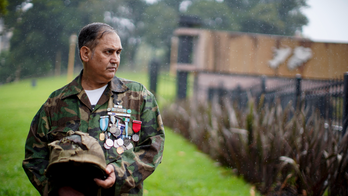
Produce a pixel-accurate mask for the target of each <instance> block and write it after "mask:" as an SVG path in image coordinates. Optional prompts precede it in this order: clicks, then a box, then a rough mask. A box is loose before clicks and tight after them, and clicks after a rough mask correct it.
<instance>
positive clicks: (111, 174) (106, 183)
mask: <svg viewBox="0 0 348 196" xmlns="http://www.w3.org/2000/svg"><path fill="white" fill-rule="evenodd" d="M105 171H106V174H107V175H108V177H107V178H106V179H105V180H101V179H98V178H94V181H95V183H96V184H97V185H98V186H100V187H103V188H104V189H108V188H111V187H112V186H113V185H114V184H115V182H116V176H115V170H114V167H113V166H112V165H111V164H109V165H108V166H107V167H106V170H105Z"/></svg>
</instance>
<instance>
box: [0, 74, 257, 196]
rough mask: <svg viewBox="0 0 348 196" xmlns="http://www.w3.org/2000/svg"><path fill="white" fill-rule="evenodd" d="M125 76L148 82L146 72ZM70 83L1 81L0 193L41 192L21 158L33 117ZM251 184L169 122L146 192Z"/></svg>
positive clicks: (223, 191) (243, 190) (227, 191)
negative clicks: (32, 83) (49, 98)
mask: <svg viewBox="0 0 348 196" xmlns="http://www.w3.org/2000/svg"><path fill="white" fill-rule="evenodd" d="M119 77H125V78H129V79H133V80H136V81H139V82H141V83H143V84H145V85H146V86H148V80H147V77H144V74H141V73H123V74H119ZM66 83H67V79H66V77H64V76H63V77H52V78H41V79H37V81H36V86H35V87H32V86H31V80H29V79H28V80H23V81H21V82H18V83H11V84H6V85H2V86H0V103H1V104H0V179H1V180H0V195H16V196H17V195H38V192H37V191H36V190H35V189H34V188H33V186H32V185H31V184H30V182H29V180H28V179H27V177H26V175H25V173H24V171H23V169H22V166H21V162H22V160H23V158H24V143H25V140H26V136H27V133H28V130H29V126H30V122H31V120H32V118H33V117H34V115H35V113H36V112H37V110H38V109H39V107H40V106H41V105H42V103H43V102H44V101H45V100H46V99H47V97H48V96H49V94H50V93H51V92H52V91H53V90H55V89H58V88H60V87H61V86H63V85H65V84H66ZM250 189H251V186H250V185H248V184H246V183H245V182H244V181H243V180H241V179H240V178H237V177H235V176H233V175H231V170H230V169H226V168H223V167H219V166H218V164H216V163H215V162H214V161H213V160H211V159H210V158H209V157H207V156H206V155H205V154H202V153H201V152H199V151H198V150H197V149H196V147H195V146H194V145H192V144H190V143H189V142H188V141H186V140H185V139H183V138H182V137H181V136H179V135H177V134H175V133H173V131H172V130H170V129H169V128H166V143H165V151H164V158H163V161H162V163H161V164H160V165H159V167H158V169H157V170H156V171H155V173H154V174H153V175H151V176H150V177H149V178H148V179H147V180H146V181H145V193H144V195H150V196H152V195H250V193H249V192H250Z"/></svg>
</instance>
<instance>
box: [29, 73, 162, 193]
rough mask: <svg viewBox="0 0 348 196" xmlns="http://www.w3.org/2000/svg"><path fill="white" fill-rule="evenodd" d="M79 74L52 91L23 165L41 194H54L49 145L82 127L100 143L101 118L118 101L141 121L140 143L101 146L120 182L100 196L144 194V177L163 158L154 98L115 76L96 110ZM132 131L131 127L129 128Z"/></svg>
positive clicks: (37, 117)
mask: <svg viewBox="0 0 348 196" xmlns="http://www.w3.org/2000/svg"><path fill="white" fill-rule="evenodd" d="M81 75H82V72H81V74H80V75H79V76H78V77H76V78H75V79H74V80H73V81H72V82H71V83H70V84H68V85H66V86H64V87H63V88H61V89H59V90H57V91H55V92H53V93H52V94H51V95H50V96H49V98H48V99H47V101H46V102H45V103H44V104H43V106H42V107H41V108H40V110H39V111H38V112H37V114H36V115H35V117H34V119H33V121H32V123H31V127H30V130H29V134H28V137H27V141H26V145H25V159H24V161H23V168H24V170H25V172H26V174H27V175H28V178H29V179H30V181H31V183H32V184H33V185H34V186H35V188H36V189H37V190H38V191H39V192H40V193H41V195H54V194H56V193H55V191H56V190H55V188H56V187H55V184H53V183H51V182H50V181H49V180H48V178H47V177H46V176H45V175H44V173H45V169H46V168H47V166H48V163H49V154H50V152H49V148H48V144H49V143H51V142H53V141H55V140H60V139H61V138H63V137H65V136H66V134H67V132H68V131H70V130H72V131H82V132H85V133H88V134H89V135H90V136H92V137H94V138H95V139H97V140H98V141H99V144H100V145H101V146H103V145H104V141H100V140H99V134H100V133H101V132H102V130H101V129H100V127H99V120H100V117H101V116H107V112H108V111H107V108H108V107H112V106H113V104H114V103H118V104H119V105H122V106H123V108H126V109H131V121H130V125H129V127H132V120H140V121H142V124H141V130H140V132H139V142H137V143H133V145H134V148H132V149H129V150H126V151H125V152H124V153H123V154H121V155H120V154H118V153H117V151H116V149H115V148H111V149H109V150H107V149H105V148H103V151H104V154H105V159H106V163H107V164H110V163H111V164H112V165H113V166H114V168H115V174H116V182H115V184H114V186H113V187H112V188H110V189H107V190H103V191H102V195H142V194H143V181H144V180H145V179H146V178H147V177H148V176H149V175H150V174H152V173H153V172H154V170H155V168H156V167H157V166H158V164H159V163H160V162H161V160H162V155H163V147H164V138H165V135H164V128H163V123H162V119H161V116H160V113H159V108H158V106H157V103H156V100H155V97H154V96H153V94H152V93H151V92H149V91H148V90H147V89H146V88H145V87H144V86H143V85H141V84H140V83H137V82H133V81H129V80H125V79H121V78H117V77H116V76H115V77H114V78H113V79H112V81H111V82H109V85H108V86H107V88H106V89H105V91H104V93H103V94H102V96H101V97H100V99H99V101H98V103H97V105H96V106H95V107H94V109H93V110H92V106H91V104H90V102H89V99H88V97H87V94H86V93H85V91H84V90H83V88H82V86H81ZM128 134H129V135H132V134H133V131H132V129H131V128H130V129H129V131H128Z"/></svg>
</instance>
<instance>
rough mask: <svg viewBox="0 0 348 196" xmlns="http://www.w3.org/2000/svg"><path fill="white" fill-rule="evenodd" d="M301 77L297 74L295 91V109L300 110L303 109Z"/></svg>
mask: <svg viewBox="0 0 348 196" xmlns="http://www.w3.org/2000/svg"><path fill="white" fill-rule="evenodd" d="M301 81H302V78H301V75H300V74H296V87H295V88H296V89H295V108H296V109H300V108H301Z"/></svg>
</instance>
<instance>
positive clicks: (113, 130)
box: [109, 125, 117, 134]
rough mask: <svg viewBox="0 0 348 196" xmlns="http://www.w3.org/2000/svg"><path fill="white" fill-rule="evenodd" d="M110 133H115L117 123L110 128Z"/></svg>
mask: <svg viewBox="0 0 348 196" xmlns="http://www.w3.org/2000/svg"><path fill="white" fill-rule="evenodd" d="M109 131H110V133H112V134H114V133H115V132H116V131H117V127H116V125H112V126H111V127H110V129H109Z"/></svg>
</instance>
